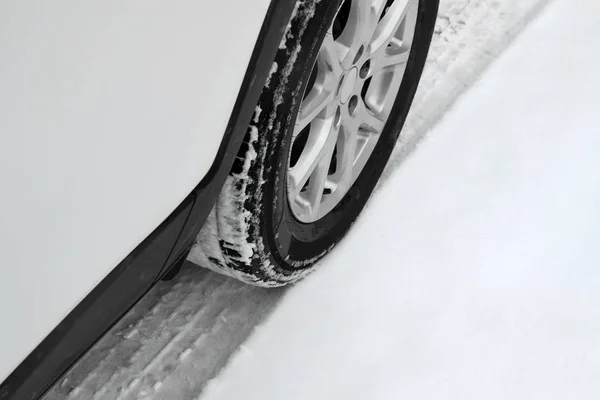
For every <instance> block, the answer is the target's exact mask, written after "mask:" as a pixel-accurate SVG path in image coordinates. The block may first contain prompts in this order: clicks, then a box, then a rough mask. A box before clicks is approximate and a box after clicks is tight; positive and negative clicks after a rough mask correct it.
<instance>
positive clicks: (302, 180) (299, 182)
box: [288, 117, 339, 198]
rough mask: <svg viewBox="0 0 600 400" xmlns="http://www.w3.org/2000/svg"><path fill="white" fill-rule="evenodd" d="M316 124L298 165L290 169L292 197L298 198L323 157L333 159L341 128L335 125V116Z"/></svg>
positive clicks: (289, 182)
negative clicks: (332, 155)
mask: <svg viewBox="0 0 600 400" xmlns="http://www.w3.org/2000/svg"><path fill="white" fill-rule="evenodd" d="M315 125H316V126H315V132H311V133H310V134H309V137H308V141H307V143H306V145H305V147H304V149H303V151H302V155H301V156H300V158H299V159H298V161H297V162H296V165H294V167H293V168H290V170H289V174H288V176H289V179H288V185H289V191H290V197H292V198H296V197H297V196H298V195H299V194H300V192H301V191H302V189H303V188H304V186H305V185H306V182H307V181H308V180H309V178H311V175H312V174H313V172H314V171H315V168H316V167H317V166H318V165H319V163H320V162H321V161H322V159H323V158H329V159H331V154H332V152H333V149H332V147H335V142H336V140H337V135H338V130H339V128H337V127H336V126H335V124H334V120H333V117H330V118H329V119H328V120H327V121H322V122H321V121H319V123H318V124H315ZM311 129H312V127H311ZM325 132H328V133H327V134H326V133H325ZM332 143H333V144H332Z"/></svg>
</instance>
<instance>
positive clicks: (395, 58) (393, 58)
mask: <svg viewBox="0 0 600 400" xmlns="http://www.w3.org/2000/svg"><path fill="white" fill-rule="evenodd" d="M409 55H410V51H408V50H407V51H403V52H401V53H396V54H388V52H387V51H385V50H380V51H379V52H377V53H376V54H375V56H374V57H373V58H371V74H374V73H376V72H377V71H380V70H382V69H384V68H388V67H392V66H398V65H402V64H406V63H407V62H408V56H409Z"/></svg>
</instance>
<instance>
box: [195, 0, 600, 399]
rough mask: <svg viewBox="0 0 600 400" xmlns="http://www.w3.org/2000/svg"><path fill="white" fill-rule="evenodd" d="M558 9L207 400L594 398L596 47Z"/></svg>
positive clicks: (447, 125)
mask: <svg viewBox="0 0 600 400" xmlns="http://www.w3.org/2000/svg"><path fill="white" fill-rule="evenodd" d="M598 15H600V3H599V2H597V1H596V0H557V1H555V2H554V3H552V4H551V5H550V6H549V7H548V8H547V9H546V10H545V11H544V12H543V13H542V15H541V16H540V18H539V19H537V20H535V21H534V22H533V23H532V24H531V25H530V26H529V27H528V28H527V29H526V30H525V32H523V34H522V35H521V36H520V37H519V39H518V40H517V41H516V42H515V43H514V44H513V45H512V46H511V47H510V48H509V49H508V51H507V52H506V53H504V54H503V55H502V56H501V57H500V58H499V59H498V60H497V61H496V62H495V63H494V64H493V65H492V66H491V68H490V69H488V70H487V71H486V73H485V74H484V75H483V77H482V79H481V80H480V81H479V82H478V83H477V84H476V85H475V86H474V87H473V88H471V90H469V91H468V92H467V93H466V94H465V95H463V96H462V97H461V98H460V99H459V100H458V102H457V103H456V104H455V106H454V107H453V108H452V110H450V112H448V113H446V116H445V117H444V119H443V120H442V121H441V122H440V124H438V125H437V126H436V127H435V128H434V129H433V130H432V131H431V132H430V133H429V134H428V135H427V137H426V138H425V140H424V142H423V143H422V145H421V146H420V147H419V149H418V151H417V152H415V153H414V154H413V155H412V156H411V157H409V158H408V159H407V160H406V161H405V163H404V164H403V166H402V168H400V169H398V170H396V171H394V173H393V174H392V175H391V176H390V177H389V179H388V181H387V182H386V184H385V186H384V187H382V188H381V190H380V191H379V193H378V194H377V196H376V197H375V198H374V199H373V201H372V203H371V204H370V207H369V208H368V209H367V211H366V213H365V215H364V217H363V218H361V220H360V222H359V223H358V224H357V226H356V227H355V229H354V230H353V231H352V233H351V234H350V235H349V237H348V238H347V240H345V241H344V242H343V243H342V245H341V246H339V247H338V248H337V249H336V251H335V252H334V254H332V256H331V257H329V258H328V259H327V260H326V261H325V262H324V263H323V265H322V269H321V270H320V271H318V272H317V273H316V274H314V275H313V276H311V277H309V278H308V279H307V280H305V281H303V282H302V283H300V284H299V285H297V286H296V287H294V289H293V290H290V291H289V292H288V293H287V294H286V295H285V296H284V298H283V299H282V301H281V303H280V304H279V305H278V307H277V309H276V310H275V311H274V312H273V314H272V315H271V316H270V317H269V318H268V320H267V321H266V322H265V323H263V324H262V325H261V326H259V327H258V328H257V329H256V331H255V333H254V334H253V336H252V337H251V338H250V339H249V340H248V341H247V342H246V343H245V344H244V346H243V347H242V350H241V351H240V352H239V353H238V354H237V355H236V356H235V357H234V358H233V360H232V362H231V363H230V365H229V366H228V367H227V368H226V369H225V370H224V371H223V372H222V373H221V374H220V376H219V378H218V379H216V380H214V381H212V382H211V383H210V384H209V386H208V388H207V389H206V390H205V392H204V395H203V396H202V397H201V398H202V400H228V399H232V400H233V399H239V398H243V399H245V400H251V399H261V400H268V399H273V400H275V399H277V400H279V399H286V400H293V399H311V400H313V399H411V400H415V399H461V400H463V399H579V400H581V399H598V398H600V379H599V378H600V268H599V267H600V246H599V242H598V241H599V239H600V122H598V100H597V99H598V93H600V75H599V74H598V67H597V65H598V62H599V61H600V56H599V55H598V54H599V53H598V51H597V50H598V49H599V48H600V33H598V29H597V17H598Z"/></svg>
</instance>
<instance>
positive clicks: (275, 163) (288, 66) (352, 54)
mask: <svg viewBox="0 0 600 400" xmlns="http://www.w3.org/2000/svg"><path fill="white" fill-rule="evenodd" d="M383 1H384V3H386V4H385V8H384V9H383V11H380V12H381V14H382V15H380V16H372V17H373V18H378V19H373V20H374V21H378V22H376V23H377V24H382V21H384V22H385V23H387V21H388V20H389V21H391V20H392V16H388V15H392V14H390V13H392V12H396V9H397V8H398V7H400V6H394V3H397V4H398V3H402V4H401V5H403V4H404V3H406V4H407V5H406V7H414V9H412V11H410V12H412V13H413V14H414V15H413V14H411V15H413V16H411V18H413V20H411V21H410V23H409V22H406V21H404V22H402V23H400V25H398V26H400V27H401V28H402V29H404V30H403V31H402V34H403V35H411V36H410V39H411V43H410V44H408V45H409V46H410V47H407V46H408V45H407V43H408V40H405V39H404V36H402V37H399V36H398V38H396V36H394V37H393V38H392V40H391V41H390V42H388V43H384V42H381V43H384V44H383V45H382V46H383V47H385V48H384V49H383V50H381V51H385V52H386V53H377V54H380V55H381V54H383V55H382V56H381V57H387V56H388V55H389V54H392V55H399V54H400V52H401V50H402V48H401V47H402V46H405V48H404V51H406V52H407V53H406V60H405V61H404V65H403V66H402V67H401V68H399V67H397V66H396V65H394V66H393V68H397V69H398V71H399V70H400V69H402V76H400V77H397V76H396V75H390V74H392V72H389V71H388V70H390V71H391V69H392V67H389V66H386V67H382V68H381V69H380V70H377V71H375V69H374V67H373V66H372V65H371V64H370V62H371V60H375V56H374V55H373V58H369V57H370V56H371V52H370V49H371V47H373V45H371V46H370V47H369V46H368V47H364V46H360V47H358V48H357V45H356V43H358V41H359V39H354V38H351V37H352V35H351V34H347V31H348V29H350V28H348V27H349V26H352V27H353V28H352V32H353V33H356V32H362V31H360V29H363V28H360V29H359V27H367V26H369V25H368V23H364V24H362V23H361V22H359V19H360V18H359V17H360V16H365V15H366V14H364V13H365V11H364V10H365V9H366V10H367V11H368V12H371V11H373V10H375V9H371V8H365V6H364V5H365V4H367V5H368V7H371V5H372V4H375V5H377V4H379V3H381V2H379V3H377V0H344V1H342V0H331V1H327V0H321V1H317V0H306V1H298V2H297V4H296V8H295V10H294V14H293V16H292V18H291V20H290V22H289V24H288V26H287V31H286V33H285V35H284V39H283V41H282V44H281V45H280V46H279V51H278V53H277V55H276V59H275V62H274V63H273V66H272V69H271V74H270V76H269V78H268V81H267V83H266V85H265V87H264V89H263V91H262V94H261V96H260V100H259V103H258V105H257V107H256V110H255V113H254V116H253V119H252V122H251V124H250V126H249V128H248V131H247V134H246V137H245V139H244V144H243V146H242V148H241V149H240V152H239V153H238V156H237V159H236V162H235V164H234V166H233V168H232V170H231V173H230V174H229V176H228V178H227V181H226V183H225V185H224V187H223V189H222V191H221V193H220V195H219V197H218V200H217V203H216V204H215V206H214V208H213V210H212V211H211V213H210V216H209V218H208V220H207V222H206V224H205V226H204V227H203V229H202V231H201V232H200V234H199V235H198V238H197V241H196V243H195V245H194V246H193V248H192V250H191V252H190V255H189V260H190V261H192V262H194V263H196V264H198V265H200V266H203V267H207V268H210V269H212V270H214V271H217V272H220V273H223V274H226V275H229V276H233V277H235V278H237V279H239V280H241V281H244V282H247V283H251V284H255V285H259V286H281V285H285V284H288V283H291V282H294V281H297V280H299V279H301V278H302V277H304V276H306V275H307V274H308V273H310V272H311V271H312V270H313V269H314V266H315V263H316V262H317V261H318V260H319V259H321V258H322V257H323V256H325V255H326V254H327V253H328V252H329V251H330V250H331V249H332V248H333V247H334V246H335V245H336V244H337V243H338V242H339V241H340V240H341V239H342V238H343V237H344V235H345V234H346V233H347V231H348V230H349V229H350V227H351V225H352V224H353V222H354V221H355V219H356V218H357V216H358V215H359V214H360V212H361V210H362V209H363V207H364V206H365V204H366V202H367V200H368V198H369V196H370V195H371V193H372V191H373V189H374V188H375V185H376V183H377V181H378V179H379V177H380V176H381V174H382V172H383V169H384V167H385V165H386V163H387V161H388V159H389V157H390V155H391V152H392V150H393V147H394V145H395V143H396V141H397V138H398V135H399V134H400V132H401V129H402V126H403V124H404V121H405V119H406V116H407V114H408V111H409V109H410V105H411V102H412V100H413V97H414V95H415V92H416V90H417V85H418V83H419V79H420V77H421V73H422V71H423V68H424V66H425V61H426V57H427V52H428V50H429V45H430V41H431V37H432V33H433V29H434V25H435V20H436V16H437V9H438V0H408V1H407V0H395V1H393V0H383ZM361 7H362V8H361ZM393 7H396V8H393ZM361 10H362V11H361ZM406 12H407V13H408V12H409V11H406ZM407 15H408V14H407ZM386 16H388V17H386ZM385 18H387V19H385ZM405 18H407V19H408V17H406V16H405ZM349 24H352V25H349ZM361 24H362V25H361ZM402 24H404V25H402ZM409 24H412V25H411V26H410V29H411V31H412V33H411V32H409V33H408V34H407V33H406V31H407V29H408V28H407V27H406V25H409ZM378 26H379V25H378ZM394 26H396V25H394ZM413 28H414V29H413ZM364 29H366V28H364ZM381 32H384V33H385V29H383V28H381V29H379V28H378V30H375V33H373V36H372V37H376V38H379V36H377V35H381V36H382V37H385V35H383V34H382V33H381ZM398 32H400V28H398ZM388 33H389V32H388ZM357 34H358V33H357ZM360 35H362V33H360ZM394 35H399V34H398V33H394ZM369 37H370V38H371V36H369ZM407 37H408V36H407ZM349 38H350V39H349ZM400 39H401V40H400ZM331 40H333V43H334V45H333V48H334V50H333V51H332V50H331V46H330V48H326V46H328V45H329V44H331V43H332V42H331ZM370 40H371V39H370ZM382 40H383V39H382ZM344 41H345V42H344ZM374 41H375V39H374ZM374 41H371V42H369V43H371V44H372V43H374ZM342 42H343V43H342ZM405 42H406V43H405ZM393 46H396V47H394V49H396V50H394V51H396V53H393V52H392V51H391V50H389V49H391V48H392V47H393ZM398 49H400V50H398ZM407 49H408V50H407ZM359 53H360V54H359ZM328 54H329V55H328ZM331 54H334V55H337V56H339V60H338V61H339V62H340V65H339V66H340V67H341V69H340V68H338V66H337V64H334V62H335V60H334V56H331ZM373 54H376V53H375V52H374V51H373ZM328 57H329V58H328ZM390 57H391V56H390ZM390 59H391V58H390ZM397 59H399V58H397ZM328 60H329V61H328ZM331 60H334V61H331ZM378 60H380V61H378V63H380V64H381V65H387V64H386V63H387V62H390V61H389V60H388V59H387V58H385V60H384V61H381V60H382V59H380V58H378ZM330 61H331V62H330ZM373 63H375V62H374V61H373ZM365 66H366V67H365ZM369 68H371V69H373V71H371V72H369ZM386 68H387V69H386ZM338 70H340V71H341V72H340V73H337V72H336V71H338ZM315 71H316V72H315ZM322 71H325V72H322ZM382 71H383V72H382ZM394 71H396V69H394ZM394 73H396V72H394ZM325 74H330V75H331V76H333V78H331V81H332V82H334V83H333V84H331V85H330V84H329V83H328V84H327V85H329V86H331V87H332V89H331V90H326V89H324V88H325V87H326V84H325V82H329V76H330V75H327V76H326V75H325ZM370 74H371V75H370ZM385 74H387V75H385ZM338 75H339V81H338V80H336V79H337V78H338ZM388 75H389V76H388ZM323 76H326V77H325V78H323ZM361 79H362V80H361ZM394 79H395V81H394ZM348 82H350V83H348ZM366 82H368V84H367V83H366ZM374 82H377V83H374ZM394 82H395V83H394ZM392 83H394V84H396V85H397V86H398V87H395V88H393V89H394V90H393V93H392V94H389V93H388V92H389V91H390V89H389V88H390V87H392V86H393V85H392ZM360 85H362V86H360ZM365 85H367V86H368V87H367V89H365ZM360 87H362V89H360V90H358V89H357V88H360ZM315 88H316V89H315ZM372 88H373V89H372ZM315 90H316V92H315V93H317V94H316V95H314V96H313V94H312V93H313V91H315ZM370 91H372V92H373V93H375V94H373V95H372V94H371V93H370ZM322 93H327V94H328V95H329V94H330V93H334V94H333V95H332V96H333V97H334V99H333V100H332V101H331V104H330V103H327V105H326V106H325V107H327V109H325V108H324V109H323V111H321V112H320V113H319V114H318V115H317V117H315V119H314V120H311V121H309V122H308V123H307V124H308V125H307V126H308V128H303V129H309V133H304V130H302V131H299V129H300V128H299V127H298V126H297V125H298V124H300V122H299V121H303V120H301V119H300V118H301V117H302V116H303V115H304V114H306V115H308V114H310V110H312V109H307V110H308V111H306V113H304V111H305V110H304V109H303V108H302V107H303V104H312V103H309V101H312V99H314V98H317V97H318V96H319V95H321V94H322ZM353 93H354V94H353ZM323 96H324V95H323ZM336 96H337V97H336ZM367 96H371V97H369V98H367ZM378 96H379V97H378ZM386 96H387V97H386ZM390 96H391V97H390ZM390 98H391V100H390ZM307 99H309V100H307ZM336 99H337V100H336ZM381 99H383V100H381ZM379 100H381V101H380V102H381V103H382V104H383V103H385V101H387V103H389V104H388V105H385V104H383V106H382V107H383V108H381V109H378V110H379V111H380V114H378V115H379V116H380V117H381V119H383V125H382V126H381V127H380V130H379V131H377V132H375V128H373V129H371V126H375V125H376V124H375V123H373V124H370V123H368V122H367V123H363V122H362V119H361V117H360V116H361V115H363V114H360V113H357V114H353V112H356V110H357V109H358V108H357V107H363V108H361V109H360V110H362V111H360V112H362V113H364V115H365V118H364V119H368V118H370V116H372V115H375V111H373V110H375V108H377V107H378V104H379V103H378V101H379ZM384 100H385V101H384ZM369 101H370V103H369ZM387 103H386V104H387ZM353 104H354V108H353V107H352V106H353ZM373 104H374V106H373V107H371V105H373ZM307 107H308V106H307ZM365 107H366V108H365ZM385 107H388V108H387V111H385V110H384V108H385ZM315 110H316V108H315ZM382 110H383V111H382ZM379 111H378V112H379ZM384 111H385V112H384ZM386 112H387V115H385V118H384V117H383V116H382V115H384V114H386ZM311 115H312V114H311ZM353 115H354V116H353ZM307 118H308V117H307ZM344 118H346V119H344ZM346 120H348V121H350V120H352V121H353V122H352V124H355V125H352V124H351V123H350V122H348V123H347V124H346V122H345V121H346ZM355 120H356V121H358V122H356V121H355ZM313 121H318V129H317V128H315V126H316V124H317V122H313ZM327 124H329V125H327ZM345 124H346V125H345ZM300 125H301V124H300ZM347 126H354V127H356V129H359V130H360V132H359V134H360V135H362V134H363V133H364V131H368V132H367V134H364V136H365V137H367V139H364V138H363V137H362V136H360V138H361V139H360V140H363V141H364V142H365V143H366V144H363V147H362V150H360V152H359V151H358V150H357V149H358V145H357V144H356V143H358V139H357V140H356V141H354V139H352V138H358V137H359V136H352V137H351V138H350V139H348V138H347V137H348V136H347V135H346V133H347V132H350V129H349V128H348V129H347V128H346V127H347ZM323 127H325V128H323ZM327 129H329V130H327ZM334 129H337V133H336V135H337V136H336V138H335V139H330V138H331V135H333V134H332V133H327V135H328V136H327V139H323V141H326V142H328V143H332V144H331V145H329V147H328V148H327V146H328V145H327V144H322V145H320V147H319V146H317V145H315V144H314V143H315V142H318V141H319V136H317V132H322V131H323V132H325V131H327V132H332V130H334ZM372 131H373V132H372ZM340 132H343V133H340ZM313 133H314V134H313ZM311 135H313V136H314V137H313V136H311ZM323 135H325V134H323ZM357 135H358V134H357ZM371 136H374V137H375V139H371ZM342 137H343V138H342ZM299 141H301V142H299ZM297 143H300V144H297ZM346 143H350V144H346ZM352 143H354V144H352ZM361 143H362V142H361ZM311 146H312V147H311ZM345 146H348V147H345ZM365 146H366V147H368V153H369V154H367V156H365V157H363V158H364V159H362V161H357V160H359V158H360V156H361V155H362V152H363V151H365V150H364V149H365V148H366V147H365ZM298 148H299V149H300V150H298ZM315 149H317V150H315ZM304 152H306V154H313V153H314V154H317V153H318V156H315V158H314V160H313V159H312V158H310V157H309V156H305V155H304V154H305V153H304ZM311 152H312V153H311ZM322 154H327V157H329V161H323V160H326V159H327V157H325V156H323V155H322ZM347 154H351V155H347ZM356 154H359V155H356ZM318 157H321V158H318ZM350 157H355V158H350ZM342 159H343V160H345V161H344V163H345V164H343V165H345V166H347V171H350V172H343V173H342V172H340V171H346V170H345V169H343V168H342V167H339V168H338V166H339V165H342V164H341V163H342V161H340V160H342ZM307 160H308V161H307ZM315 160H317V161H315ZM349 160H350V161H349ZM301 161H302V162H306V163H307V164H306V165H308V167H306V170H307V171H308V170H310V168H313V170H312V172H311V173H310V174H309V175H310V176H308V177H305V175H306V174H304V175H302V177H301V178H298V179H296V175H292V174H293V173H296V171H297V170H296V169H295V168H296V166H297V165H299V164H298V163H300V162H301ZM357 163H358V164H361V166H360V167H361V168H360V170H358V169H357V167H356V164H357ZM315 165H316V166H315ZM303 168H304V167H303ZM315 171H320V175H316V174H317V173H319V172H315ZM336 174H337V175H339V177H337V178H336V176H337V175H336ZM297 175H298V176H300V175H301V174H300V173H298V174H297ZM342 175H343V176H342ZM349 175H353V176H351V177H348V176H349ZM311 179H312V182H313V183H311ZM336 179H337V181H336V182H337V183H335V182H333V181H334V180H336ZM294 182H295V183H296V184H295V183H294ZM332 182H333V183H332ZM342 183H344V185H342ZM311 185H312V186H311ZM328 185H329V186H328ZM300 186H302V187H300ZM338 190H340V191H339V192H338ZM319 191H320V192H319ZM307 193H308V194H307ZM303 196H304V197H303ZM305 199H308V200H305ZM310 199H312V200H310ZM331 199H334V200H335V201H333V200H332V201H330V202H329V203H326V201H329V200H331ZM311 201H313V202H312V203H311ZM315 210H316V211H315ZM319 210H321V211H322V212H321V211H319ZM323 210H324V211H323ZM399 223H401V221H399ZM366 251H368V249H366Z"/></svg>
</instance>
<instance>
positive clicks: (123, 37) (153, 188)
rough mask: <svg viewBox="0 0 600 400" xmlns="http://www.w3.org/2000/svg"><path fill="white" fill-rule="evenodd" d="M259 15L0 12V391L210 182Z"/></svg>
mask: <svg viewBox="0 0 600 400" xmlns="http://www.w3.org/2000/svg"><path fill="white" fill-rule="evenodd" d="M269 3H270V2H269V0H254V1H251V2H250V1H246V0H236V1H235V2H231V1H229V2H212V1H210V2H209V1H194V0H182V1H178V2H175V3H173V2H162V1H157V0H135V1H129V2H122V1H117V0H107V1H102V2H100V1H97V2H92V3H90V2H78V1H75V0H59V1H53V2H45V1H42V0H23V1H9V2H3V3H0V187H1V188H2V196H0V210H1V211H0V249H1V253H2V263H3V264H2V267H1V268H2V274H3V278H2V279H1V280H0V296H1V297H0V298H1V299H2V302H0V315H2V321H3V322H2V328H3V329H2V340H1V341H0V354H1V357H0V381H2V380H4V379H5V378H6V377H7V376H8V375H9V374H10V373H11V371H12V370H13V369H14V368H16V366H17V365H18V364H19V363H20V362H21V361H22V360H23V359H24V358H25V357H26V356H27V355H28V354H29V353H30V352H31V351H32V350H33V349H34V348H35V347H36V346H37V345H38V344H39V343H40V342H41V341H42V339H44V337H46V335H48V334H49V333H50V332H51V331H52V329H53V328H54V327H55V326H57V325H58V324H59V323H60V321H62V320H63V318H65V316H66V315H67V314H68V313H69V312H70V311H71V310H72V309H73V308H74V307H75V306H76V305H77V304H78V303H79V302H80V301H81V300H82V299H83V298H84V297H85V296H86V295H87V294H88V293H90V291H91V290H92V289H93V288H94V287H96V285H97V284H98V283H99V282H100V281H101V280H102V279H103V278H104V277H105V276H106V275H107V274H108V273H109V272H110V271H111V270H113V269H114V268H115V266H116V265H117V264H119V262H121V260H123V259H124V258H125V257H126V256H127V255H128V254H129V253H130V252H131V251H132V250H133V249H134V248H135V247H136V246H137V245H138V244H139V243H141V242H142V240H144V239H145V238H146V237H147V236H148V235H149V234H150V233H151V232H152V231H153V230H154V229H155V228H156V227H157V226H158V225H159V224H160V223H161V222H162V221H163V220H165V218H166V217H167V216H168V215H169V214H170V213H171V212H172V211H173V210H174V209H175V208H176V207H177V206H178V205H179V204H180V203H181V202H182V201H183V199H184V198H186V196H187V195H188V194H189V193H190V192H191V191H192V189H193V188H194V187H195V186H196V185H197V184H198V183H199V182H200V181H201V180H202V178H203V177H204V176H205V174H206V173H207V172H208V170H209V168H210V167H211V165H212V163H213V161H214V158H215V156H216V154H217V151H218V149H219V146H220V145H221V141H222V139H223V134H224V132H225V128H226V125H227V122H228V120H229V117H230V114H231V111H232V109H233V106H234V103H235V101H236V97H237V94H238V91H239V89H240V85H241V84H242V80H243V79H244V75H245V73H246V68H247V66H248V62H249V60H250V56H251V54H252V50H253V48H254V45H255V42H256V38H257V37H258V33H259V31H260V28H261V25H262V23H263V20H264V17H265V14H266V12H267V8H268V6H269Z"/></svg>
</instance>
